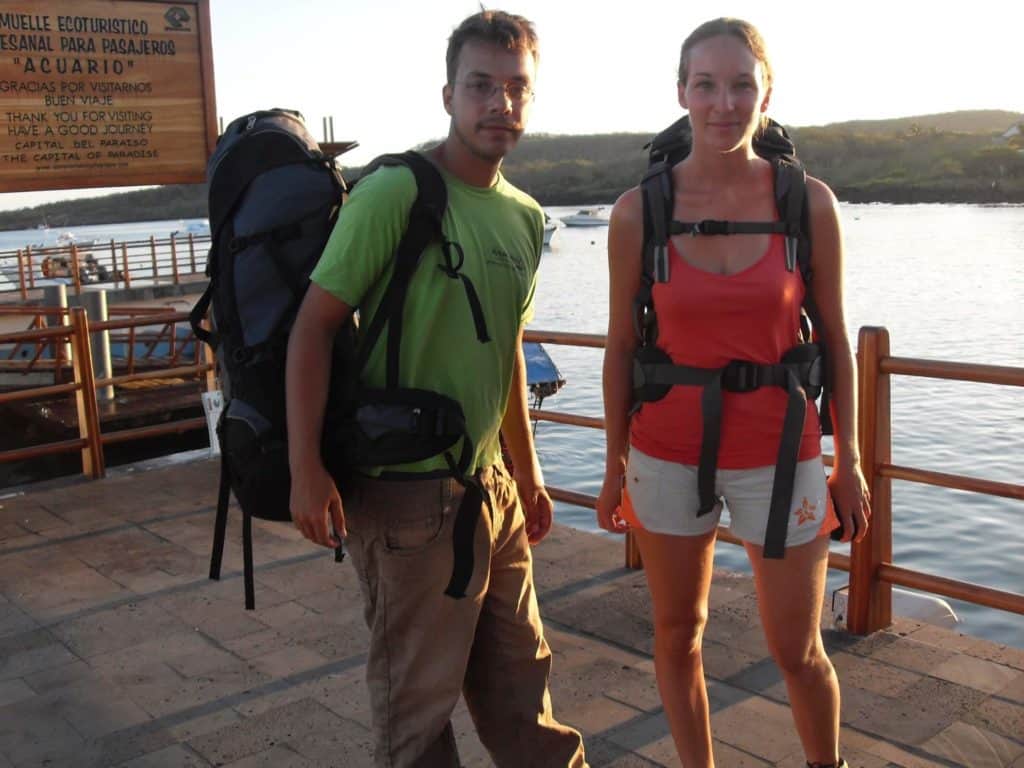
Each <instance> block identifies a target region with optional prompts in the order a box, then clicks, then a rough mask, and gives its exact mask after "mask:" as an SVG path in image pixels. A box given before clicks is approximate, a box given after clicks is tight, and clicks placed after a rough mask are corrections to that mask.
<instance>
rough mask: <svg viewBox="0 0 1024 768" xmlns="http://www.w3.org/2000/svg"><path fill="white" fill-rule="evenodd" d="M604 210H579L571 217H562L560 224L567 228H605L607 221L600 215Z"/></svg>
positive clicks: (599, 208) (598, 208)
mask: <svg viewBox="0 0 1024 768" xmlns="http://www.w3.org/2000/svg"><path fill="white" fill-rule="evenodd" d="M603 210H604V208H601V207H597V208H580V209H579V210H578V211H576V213H574V214H572V215H571V216H563V217H562V223H563V224H565V226H567V227H606V226H608V219H606V218H605V217H604V216H602V215H601V211H603Z"/></svg>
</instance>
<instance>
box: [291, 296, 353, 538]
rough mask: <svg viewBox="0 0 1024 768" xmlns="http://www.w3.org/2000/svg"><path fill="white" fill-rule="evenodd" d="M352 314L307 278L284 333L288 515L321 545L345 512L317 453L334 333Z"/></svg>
mask: <svg viewBox="0 0 1024 768" xmlns="http://www.w3.org/2000/svg"><path fill="white" fill-rule="evenodd" d="M351 317H352V307H350V306H349V305H348V304H346V303H345V302H343V301H340V300H339V299H337V298H335V297H334V296H333V295H331V294H330V293H328V292H327V291H325V290H324V289H323V288H321V287H320V286H318V285H317V284H316V283H310V285H309V290H307V291H306V296H305V298H304V299H303V301H302V306H301V307H300V308H299V313H298V315H297V317H296V318H295V324H294V325H293V326H292V331H291V334H290V335H289V337H288V361H287V368H286V370H285V391H286V405H287V413H288V419H287V421H288V465H289V467H290V469H291V476H292V488H291V499H290V508H291V514H292V521H293V522H294V523H295V526H296V527H297V528H298V529H299V530H300V531H302V535H303V536H305V537H306V538H307V539H309V540H310V541H312V542H315V543H317V544H320V545H322V546H325V547H331V548H334V547H338V546H340V544H341V542H340V541H339V540H338V539H337V537H336V536H335V535H334V534H333V533H332V532H331V527H332V525H331V523H333V528H334V531H336V532H337V534H338V536H341V537H344V536H345V535H346V532H345V515H344V512H343V510H342V506H341V497H340V495H339V494H338V489H337V488H336V487H335V485H334V481H333V480H332V479H331V476H330V475H329V474H328V473H327V470H326V469H325V468H324V464H323V459H322V458H321V456H320V442H321V437H322V435H323V423H324V408H325V406H326V404H327V387H328V385H329V381H330V373H331V358H332V347H333V344H334V337H335V335H336V334H337V332H338V329H339V328H340V327H341V326H342V325H344V324H345V323H346V322H348V321H349V320H350V319H351Z"/></svg>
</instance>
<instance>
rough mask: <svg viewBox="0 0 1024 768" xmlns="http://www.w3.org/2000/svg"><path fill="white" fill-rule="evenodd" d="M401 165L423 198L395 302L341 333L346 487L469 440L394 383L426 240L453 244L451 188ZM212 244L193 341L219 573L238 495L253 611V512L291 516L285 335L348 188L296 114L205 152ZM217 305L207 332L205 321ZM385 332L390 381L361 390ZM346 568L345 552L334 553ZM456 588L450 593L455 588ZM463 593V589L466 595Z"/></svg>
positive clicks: (334, 443)
mask: <svg viewBox="0 0 1024 768" xmlns="http://www.w3.org/2000/svg"><path fill="white" fill-rule="evenodd" d="M397 164H401V165H406V166H408V167H409V168H410V169H411V170H412V172H413V174H414V176H415V178H416V183H417V187H418V195H417V198H416V201H415V202H414V204H413V206H412V210H411V212H410V215H409V222H408V225H407V228H406V232H405V235H404V237H403V239H402V241H401V243H400V245H399V247H398V249H397V251H396V253H395V269H394V271H393V276H392V278H391V281H390V283H389V284H388V287H387V289H386V291H385V296H386V298H385V299H384V300H383V301H382V303H381V306H380V308H379V310H378V311H377V312H376V314H375V315H374V316H373V317H372V318H364V320H365V321H366V322H368V323H369V325H368V326H367V331H366V333H364V334H362V337H361V341H359V342H357V323H358V318H353V322H351V323H348V324H346V325H345V326H344V327H343V328H342V329H341V331H340V332H339V333H338V336H337V337H336V339H335V344H334V354H333V360H332V366H331V384H330V387H329V399H328V404H327V409H326V413H325V428H324V439H323V442H322V446H321V450H322V456H323V459H324V464H325V466H326V467H327V469H328V470H329V471H330V472H331V474H332V475H333V476H334V477H335V478H336V480H340V479H341V478H343V477H344V476H345V474H346V472H347V471H349V470H350V469H351V468H352V467H354V466H360V465H367V466H383V465H391V464H401V463H406V462H412V461H418V460H421V459H425V458H428V457H431V456H435V455H438V454H439V453H442V452H445V451H448V450H449V449H451V448H452V447H453V446H454V445H455V444H456V443H457V442H458V441H459V439H460V438H464V437H465V435H466V425H465V419H464V417H463V414H462V408H461V406H460V405H459V403H457V402H456V401H454V400H452V399H451V398H447V397H445V396H443V395H440V394H438V393H434V392H427V391H423V390H414V389H408V388H401V387H399V386H398V350H399V345H400V342H401V316H402V307H403V305H404V301H405V295H406V291H407V288H408V284H409V280H410V278H411V276H412V274H413V272H414V271H415V269H416V266H417V264H418V263H419V260H420V256H421V255H422V253H423V251H424V249H425V248H426V246H427V245H428V244H429V243H431V242H432V241H435V240H437V241H441V242H445V241H444V239H443V237H444V236H443V232H442V217H443V215H444V211H445V208H446V206H447V189H446V187H445V184H444V180H443V179H442V177H441V175H440V173H439V172H438V171H437V169H436V168H434V166H433V165H432V164H431V163H430V162H429V161H427V160H426V159H425V158H423V157H422V156H421V155H419V154H417V153H415V152H406V153H403V154H399V155H385V156H382V157H380V158H377V159H376V160H375V161H373V163H371V164H370V165H369V166H368V167H367V169H366V171H365V172H364V175H366V174H368V173H370V172H372V171H373V170H375V169H376V168H377V167H379V166H381V165H397ZM207 179H208V182H209V215H210V228H211V233H212V245H211V249H210V253H209V256H208V259H207V267H206V274H207V276H208V277H209V278H210V283H209V286H208V287H207V289H206V291H205V292H204V293H203V295H202V296H201V297H200V299H199V300H198V301H197V302H196V305H195V307H194V308H193V310H192V313H191V322H192V327H193V329H194V331H195V333H196V336H197V337H198V338H200V339H201V340H203V341H205V342H206V343H208V344H210V345H211V347H212V348H213V349H214V351H215V354H216V359H217V366H218V372H219V376H220V381H221V388H222V391H223V393H224V401H225V405H224V409H223V411H222V413H221V417H220V420H219V423H218V427H217V434H218V437H219V439H220V447H221V481H220V490H219V493H218V503H217V517H216V523H215V527H214V542H213V551H212V555H211V559H210V578H212V579H219V578H220V570H221V560H222V556H223V549H224V537H225V531H226V526H227V512H228V504H229V495H230V493H231V492H233V493H234V495H235V498H236V499H237V501H238V505H239V507H240V508H241V510H242V516H243V517H242V522H243V535H242V538H243V558H244V579H245V600H246V607H247V608H250V609H251V608H253V607H254V605H255V598H254V585H253V559H252V518H253V517H257V518H261V519H267V520H278V521H290V520H291V516H290V513H289V495H290V491H291V476H290V473H289V469H288V446H287V429H286V422H285V416H286V414H285V360H286V355H287V348H288V339H289V335H290V333H291V329H292V325H293V323H294V320H295V316H296V314H297V312H298V309H299V306H300V304H301V303H302V299H303V297H304V296H305V293H306V289H307V287H308V286H309V277H310V274H311V273H312V271H313V268H314V267H315V266H316V264H317V262H318V260H319V259H320V256H321V254H322V253H323V250H324V246H325V245H326V243H327V240H328V238H329V236H330V234H331V231H332V229H333V228H334V225H335V223H336V221H337V217H338V212H339V210H340V208H341V206H342V205H343V204H344V201H345V197H346V193H347V189H346V184H345V181H344V180H343V178H342V176H341V173H340V171H339V169H338V167H337V165H336V163H335V159H334V158H333V157H331V156H328V155H326V154H324V153H323V152H322V151H321V149H320V147H319V145H318V144H317V142H316V140H315V139H314V138H313V137H312V136H311V135H310V133H309V131H308V130H307V129H306V126H305V123H304V121H303V119H302V116H301V114H299V113H298V112H294V111H289V110H283V109H271V110H266V111H260V112H254V113H252V114H248V115H244V116H242V117H240V118H238V119H236V120H234V121H232V122H231V123H230V124H229V125H228V127H227V129H226V130H225V131H224V133H223V135H222V136H221V137H220V139H219V140H218V142H217V147H216V149H215V151H214V153H213V155H212V157H211V158H210V161H209V164H208V169H207ZM211 308H212V328H210V329H207V328H205V327H204V326H203V319H204V318H206V317H207V314H208V312H209V311H210V310H211ZM385 328H387V337H386V343H387V345H388V347H387V359H388V375H387V384H386V386H385V387H383V388H379V389H374V390H369V389H364V388H362V386H361V385H360V384H359V372H360V371H361V370H362V368H363V365H364V364H365V362H366V359H367V358H368V356H369V352H370V350H371V349H372V348H373V346H374V344H375V343H376V342H377V340H378V339H379V337H380V336H381V334H382V332H383V331H384V329H385ZM471 456H472V445H471V443H470V441H469V440H468V438H467V439H465V440H464V441H463V450H462V453H461V455H460V456H459V458H457V459H456V458H455V457H451V458H450V459H449V463H450V465H451V468H452V474H453V475H456V476H459V474H460V473H461V475H465V474H466V465H468V463H469V461H470V459H471ZM335 557H336V559H337V560H338V561H340V560H341V559H342V557H343V551H342V550H341V549H340V548H339V550H338V551H337V552H336V555H335ZM459 586H460V585H459V584H455V591H456V592H457V591H458V590H459ZM462 588H463V589H464V586H463V587H462Z"/></svg>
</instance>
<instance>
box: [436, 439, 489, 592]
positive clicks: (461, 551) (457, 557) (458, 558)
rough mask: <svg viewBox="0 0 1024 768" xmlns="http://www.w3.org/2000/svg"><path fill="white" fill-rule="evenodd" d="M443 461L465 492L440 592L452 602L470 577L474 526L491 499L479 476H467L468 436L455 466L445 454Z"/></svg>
mask: <svg viewBox="0 0 1024 768" xmlns="http://www.w3.org/2000/svg"><path fill="white" fill-rule="evenodd" d="M444 457H445V460H446V461H447V462H448V468H449V470H450V471H451V473H452V477H453V478H454V479H455V481H456V482H457V483H459V485H461V486H462V487H463V488H465V489H466V492H465V493H464V494H463V496H462V502H461V503H460V504H459V511H458V512H456V513H455V526H454V528H453V530H452V559H453V561H454V562H453V564H452V576H451V579H449V581H448V586H447V587H445V590H444V593H445V594H446V595H448V596H449V597H453V598H455V599H456V600H461V599H462V598H463V597H465V596H466V587H468V586H469V581H470V579H471V578H472V577H473V568H474V566H475V564H476V563H475V557H474V555H473V540H474V539H475V538H476V525H477V521H478V520H479V519H480V514H481V513H482V512H483V507H484V504H486V505H487V506H488V508H490V506H491V497H490V494H489V493H487V489H486V488H484V486H483V483H482V482H481V481H480V473H479V472H476V473H474V474H468V473H467V471H466V470H467V468H468V466H469V463H470V462H471V461H472V460H473V444H472V442H471V441H470V439H469V435H466V436H465V437H464V438H463V443H462V454H461V455H460V456H459V461H458V463H457V464H456V463H455V459H454V458H453V457H452V455H451V453H448V452H446V453H445V455H444Z"/></svg>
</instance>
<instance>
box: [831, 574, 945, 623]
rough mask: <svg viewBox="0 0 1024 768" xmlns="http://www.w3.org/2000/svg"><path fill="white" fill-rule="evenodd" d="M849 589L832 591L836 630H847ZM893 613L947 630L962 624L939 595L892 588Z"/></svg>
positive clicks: (843, 588) (848, 586)
mask: <svg viewBox="0 0 1024 768" xmlns="http://www.w3.org/2000/svg"><path fill="white" fill-rule="evenodd" d="M849 589H850V585H849V584H846V585H844V586H842V587H840V588H839V589H836V590H833V591H832V621H833V624H834V626H835V628H836V629H846V615H847V610H848V608H849V594H848V593H849ZM892 612H893V615H894V616H902V617H904V618H907V619H913V620H914V621H920V622H922V623H924V624H931V625H933V626H936V627H943V628H945V629H955V628H956V626H957V625H958V624H959V623H960V617H958V616H957V615H956V612H955V611H954V610H953V608H952V606H951V605H950V604H949V603H948V602H946V601H945V600H943V599H942V598H941V597H939V596H938V595H928V594H925V593H923V592H914V591H911V590H908V589H900V588H899V587H892Z"/></svg>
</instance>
